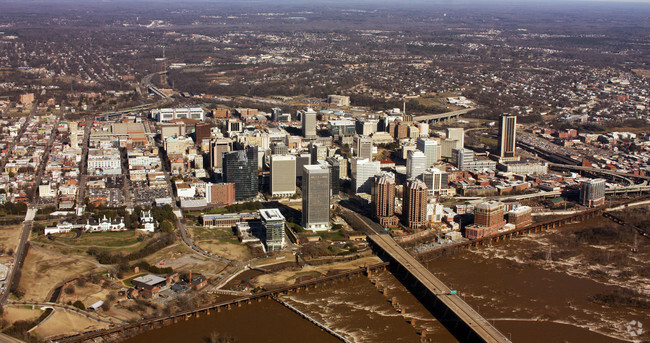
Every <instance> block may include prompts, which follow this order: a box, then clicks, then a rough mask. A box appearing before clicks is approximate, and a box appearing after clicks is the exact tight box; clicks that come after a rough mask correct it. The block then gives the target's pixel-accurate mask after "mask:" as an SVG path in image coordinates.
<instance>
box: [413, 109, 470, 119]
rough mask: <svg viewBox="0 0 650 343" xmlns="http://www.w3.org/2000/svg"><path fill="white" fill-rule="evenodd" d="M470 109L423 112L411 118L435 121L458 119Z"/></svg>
mask: <svg viewBox="0 0 650 343" xmlns="http://www.w3.org/2000/svg"><path fill="white" fill-rule="evenodd" d="M471 110H473V108H467V109H464V110H458V111H451V112H445V113H438V114H425V115H421V116H413V120H415V121H428V122H432V123H437V122H440V121H445V120H450V119H458V118H460V116H462V115H464V114H467V112H469V111H471Z"/></svg>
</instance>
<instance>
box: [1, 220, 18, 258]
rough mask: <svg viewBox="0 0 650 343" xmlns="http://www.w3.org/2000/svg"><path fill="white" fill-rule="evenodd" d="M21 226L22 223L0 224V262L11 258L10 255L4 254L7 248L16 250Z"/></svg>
mask: <svg viewBox="0 0 650 343" xmlns="http://www.w3.org/2000/svg"><path fill="white" fill-rule="evenodd" d="M22 228H23V226H22V225H7V226H0V263H4V262H7V261H9V260H10V259H12V257H10V256H4V255H5V254H6V253H7V251H8V250H12V251H16V247H17V246H18V239H19V237H20V231H21V230H22Z"/></svg>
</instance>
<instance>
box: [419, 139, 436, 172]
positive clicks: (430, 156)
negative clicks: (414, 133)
mask: <svg viewBox="0 0 650 343" xmlns="http://www.w3.org/2000/svg"><path fill="white" fill-rule="evenodd" d="M416 147H417V149H418V150H420V151H422V152H423V153H424V156H425V157H426V160H425V164H426V167H427V168H429V167H431V165H433V164H434V163H436V162H438V161H440V157H441V152H442V151H441V149H440V148H441V147H440V145H438V141H436V140H433V139H427V138H418V140H417V143H416Z"/></svg>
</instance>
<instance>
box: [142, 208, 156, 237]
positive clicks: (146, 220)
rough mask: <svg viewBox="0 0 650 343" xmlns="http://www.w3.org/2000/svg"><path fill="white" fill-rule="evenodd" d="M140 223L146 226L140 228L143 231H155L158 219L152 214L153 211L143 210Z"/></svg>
mask: <svg viewBox="0 0 650 343" xmlns="http://www.w3.org/2000/svg"><path fill="white" fill-rule="evenodd" d="M140 223H142V225H143V226H144V228H142V229H140V230H142V231H147V232H154V231H155V230H156V221H155V220H154V218H153V216H152V215H151V211H147V212H145V211H142V212H141V213H140Z"/></svg>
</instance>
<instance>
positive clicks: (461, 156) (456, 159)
mask: <svg viewBox="0 0 650 343" xmlns="http://www.w3.org/2000/svg"><path fill="white" fill-rule="evenodd" d="M472 162H474V151H472V150H469V149H454V150H452V151H451V164H453V165H454V166H455V167H456V168H458V169H460V170H465V168H466V166H468V165H470V164H471V163H472Z"/></svg>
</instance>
